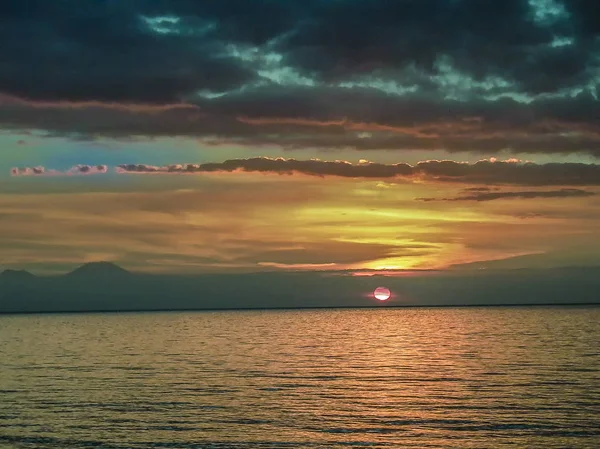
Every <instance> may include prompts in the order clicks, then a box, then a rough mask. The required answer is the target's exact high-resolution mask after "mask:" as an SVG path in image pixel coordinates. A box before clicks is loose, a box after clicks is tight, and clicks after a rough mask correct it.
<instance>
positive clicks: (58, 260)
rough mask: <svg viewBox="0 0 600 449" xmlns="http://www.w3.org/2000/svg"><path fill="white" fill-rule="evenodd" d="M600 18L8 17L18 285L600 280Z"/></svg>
mask: <svg viewBox="0 0 600 449" xmlns="http://www.w3.org/2000/svg"><path fill="white" fill-rule="evenodd" d="M597 8H598V0H563V1H559V0H529V1H527V0H502V1H499V0H414V1H409V0H405V1H402V0H395V1H385V0H363V1H358V0H298V1H295V0H294V1H276V0H252V1H248V0H220V1H199V0H94V1H92V0H85V1H84V0H56V1H48V0H29V1H22V2H17V1H5V2H1V3H0V40H1V42H3V43H4V44H3V45H1V46H0V127H1V132H0V148H1V149H2V150H1V151H0V168H1V170H0V269H2V268H19V269H27V270H30V271H31V272H33V273H36V274H37V273H39V274H52V273H63V272H66V271H68V270H71V269H73V268H74V267H76V266H78V265H81V264H82V263H85V262H91V261H111V262H115V263H117V264H118V265H120V266H122V267H125V268H127V269H130V270H133V271H143V272H149V273H203V272H221V271H222V272H230V271H262V270H298V269H301V270H352V271H358V272H360V271H361V270H373V269H375V270H379V269H389V270H407V269H408V270H410V269H453V268H477V269H478V268H523V267H534V268H549V267H563V266H597V265H600V264H599V257H598V255H599V254H600V195H598V194H599V193H600V165H598V163H599V158H600V102H599V101H598V96H599V95H600V14H598V12H597ZM6 43H9V44H8V45H6Z"/></svg>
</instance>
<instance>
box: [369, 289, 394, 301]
mask: <svg viewBox="0 0 600 449" xmlns="http://www.w3.org/2000/svg"><path fill="white" fill-rule="evenodd" d="M373 296H375V299H378V300H379V301H387V300H388V299H390V296H392V292H391V291H390V289H389V288H387V287H377V288H376V289H375V291H374V292H373Z"/></svg>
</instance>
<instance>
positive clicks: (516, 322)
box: [0, 306, 600, 449]
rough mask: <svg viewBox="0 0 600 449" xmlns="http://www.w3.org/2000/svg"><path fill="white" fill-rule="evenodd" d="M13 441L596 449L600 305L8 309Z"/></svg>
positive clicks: (112, 447)
mask: <svg viewBox="0 0 600 449" xmlns="http://www.w3.org/2000/svg"><path fill="white" fill-rule="evenodd" d="M0 447H1V448H23V449H25V448H27V449H29V448H32V449H33V448H35V449H55V448H77V449H84V448H85V449H87V448H90V449H91V448H93V449H98V448H102V449H125V448H169V449H175V448H182V449H184V448H185V449H188V448H191V449H194V448H422V449H424V448H444V449H448V448H457V449H458V448H460V449H468V448H490V449H493V448H543V449H551V448H590V449H598V448H600V306H571V307H566V306H565V307H562V306H553V307H544V306H537V307H465V308H460V307H453V308H385V309H381V308H377V309H303V310H302V309H300V310H254V311H198V312H148V313H88V314H85V313H82V314H46V315H44V314H38V315H0Z"/></svg>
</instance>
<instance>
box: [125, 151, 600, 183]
mask: <svg viewBox="0 0 600 449" xmlns="http://www.w3.org/2000/svg"><path fill="white" fill-rule="evenodd" d="M117 170H118V171H119V172H120V173H177V174H193V173H212V172H235V171H246V172H261V173H277V174H292V173H301V174H306V175H311V176H340V177H347V178H365V179H389V178H400V179H408V180H411V179H412V180H415V179H416V180H428V181H440V182H453V183H465V184H490V185H532V186H534V185H535V186H544V185H547V186H552V185H591V186H595V185H600V166H599V165H596V164H579V163H548V164H535V163H531V162H526V163H522V162H515V161H489V160H482V161H479V162H476V163H474V164H468V163H462V162H455V161H435V160H433V161H424V162H419V163H418V164H416V165H414V166H413V165H409V164H405V163H398V164H381V163H373V162H363V163H359V164H352V163H350V162H346V161H322V160H318V159H311V160H304V161H301V160H296V159H283V158H266V157H259V158H250V159H231V160H227V161H225V162H221V163H206V164H173V165H167V166H162V167H158V166H151V165H144V164H123V165H119V166H118V167H117Z"/></svg>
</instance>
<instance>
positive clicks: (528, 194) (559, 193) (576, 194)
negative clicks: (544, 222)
mask: <svg viewBox="0 0 600 449" xmlns="http://www.w3.org/2000/svg"><path fill="white" fill-rule="evenodd" d="M593 195H596V193H595V192H589V191H587V190H581V189H560V190H542V191H535V190H533V191H523V192H476V193H471V194H468V195H463V196H458V197H455V198H417V200H419V201H493V200H501V199H513V198H521V199H533V198H581V197H587V196H593ZM536 216H538V215H527V216H519V218H532V217H536Z"/></svg>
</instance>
